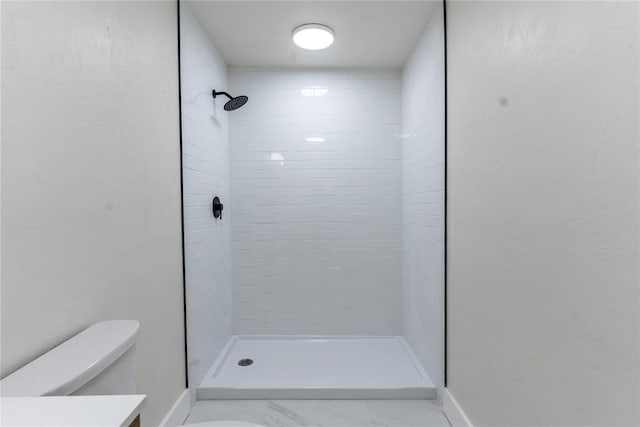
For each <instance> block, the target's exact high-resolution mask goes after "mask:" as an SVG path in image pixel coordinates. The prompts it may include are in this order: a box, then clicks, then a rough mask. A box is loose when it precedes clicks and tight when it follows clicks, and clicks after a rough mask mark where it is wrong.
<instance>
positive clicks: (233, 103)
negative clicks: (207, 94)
mask: <svg viewBox="0 0 640 427" xmlns="http://www.w3.org/2000/svg"><path fill="white" fill-rule="evenodd" d="M212 95H213V98H214V99H215V97H216V96H218V95H224V96H226V97H227V98H229V101H227V103H226V104H224V110H225V111H233V110H237V109H238V108H240V107H242V106H243V105H244V104H246V103H247V101H248V100H249V97H247V96H244V95H240V96H236V97H235V98H234V97H233V96H231V95H229V94H228V93H227V92H216V91H215V90H213V92H212Z"/></svg>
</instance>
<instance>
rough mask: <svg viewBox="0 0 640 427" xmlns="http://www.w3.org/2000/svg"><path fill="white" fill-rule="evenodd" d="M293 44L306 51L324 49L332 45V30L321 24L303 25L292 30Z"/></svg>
mask: <svg viewBox="0 0 640 427" xmlns="http://www.w3.org/2000/svg"><path fill="white" fill-rule="evenodd" d="M292 37H293V42H294V43H295V44H296V45H297V46H299V47H301V48H303V49H307V50H321V49H326V48H328V47H329V46H331V45H332V44H333V38H334V33H333V30H332V29H331V28H329V27H327V26H326V25H322V24H304V25H300V26H299V27H296V28H295V29H294V30H293V34H292Z"/></svg>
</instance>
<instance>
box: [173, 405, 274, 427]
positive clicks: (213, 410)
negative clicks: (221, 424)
mask: <svg viewBox="0 0 640 427" xmlns="http://www.w3.org/2000/svg"><path fill="white" fill-rule="evenodd" d="M266 412H267V401H266V400H199V401H197V402H196V404H195V405H194V406H193V408H192V409H191V412H190V413H189V416H188V417H187V419H186V420H185V424H187V423H201V422H204V421H222V420H233V421H246V422H251V423H256V424H262V423H263V422H264V417H265V414H266Z"/></svg>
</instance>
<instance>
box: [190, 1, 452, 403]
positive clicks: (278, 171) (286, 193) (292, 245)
mask: <svg viewBox="0 0 640 427" xmlns="http://www.w3.org/2000/svg"><path fill="white" fill-rule="evenodd" d="M363 13H364V14H366V16H367V19H366V20H364V19H362V16H363ZM299 16H307V17H309V19H311V18H313V22H321V23H322V24H323V26H328V27H330V28H331V37H332V38H331V40H332V42H333V44H330V43H325V44H326V46H325V48H324V49H323V50H305V49H302V48H300V47H299V46H297V45H296V44H295V43H294V42H293V40H292V39H291V35H292V34H294V33H295V31H294V30H295V29H296V28H298V27H299V26H300V25H302V24H305V23H307V22H311V21H307V22H297V21H296V20H297V19H298V17H299ZM338 16H339V17H340V19H338V18H336V17H338ZM237 22H242V23H243V27H244V29H243V34H242V37H238V32H237V28H236V23H237ZM325 24H326V25H325ZM314 25H316V24H314ZM381 28H384V29H385V30H384V31H381V30H380V29H381ZM443 29H444V25H443V7H442V4H441V3H440V2H431V1H415V2H396V1H371V2H324V1H317V2H315V1H310V2H275V1H274V2H271V1H261V2H237V1H212V2H202V1H191V0H188V1H184V0H183V1H182V2H181V4H180V67H181V112H182V159H183V162H182V164H183V201H184V205H183V221H184V233H185V234H184V254H185V302H186V329H187V330H186V340H187V361H188V384H189V387H190V388H192V389H196V390H197V397H198V399H201V400H202V399H384V398H393V399H396V398H397V399H402V398H410V399H415V398H421V399H430V398H436V395H437V390H438V388H439V387H442V386H443V385H444V163H445V158H444V144H445V141H444V34H443V33H444V31H443ZM231 94H236V95H237V94H243V95H241V96H233V95H231ZM211 97H213V102H211V101H212V98H211ZM219 99H222V100H223V102H218V100H219ZM249 100H250V101H249ZM248 101H249V102H248ZM223 206H224V211H223ZM223 212H224V215H223Z"/></svg>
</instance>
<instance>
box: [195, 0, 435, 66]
mask: <svg viewBox="0 0 640 427" xmlns="http://www.w3.org/2000/svg"><path fill="white" fill-rule="evenodd" d="M186 3H187V4H188V5H189V7H190V8H191V10H192V11H193V14H194V15H195V17H196V19H198V21H200V24H201V25H202V27H203V28H204V29H205V31H207V33H208V34H209V36H210V37H211V39H212V40H213V42H214V43H215V45H216V47H217V48H218V49H219V50H220V52H221V53H222V56H223V57H224V59H225V61H226V62H227V64H228V65H230V66H268V67H295V66H322V67H363V68H364V67H366V68H369V67H375V68H378V67H379V68H399V67H401V66H402V65H403V64H404V63H405V61H406V60H407V58H408V56H409V53H410V52H411V50H412V49H413V47H414V46H415V44H416V41H417V40H418V37H420V35H421V34H422V32H423V31H424V29H425V27H426V25H427V22H428V20H429V17H430V16H431V14H432V12H433V10H434V8H435V7H436V6H437V5H438V4H439V3H440V2H439V1H364V2H362V1H197V0H196V1H194V0H187V1H186ZM310 22H315V23H322V24H325V25H328V26H330V27H331V28H332V29H333V30H334V31H335V43H334V44H333V45H332V46H331V47H329V48H328V49H325V50H321V51H305V50H303V49H301V48H299V47H297V46H296V45H295V44H294V43H293V41H292V39H291V32H292V30H293V29H294V28H296V27H297V26H299V25H301V24H305V23H310Z"/></svg>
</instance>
